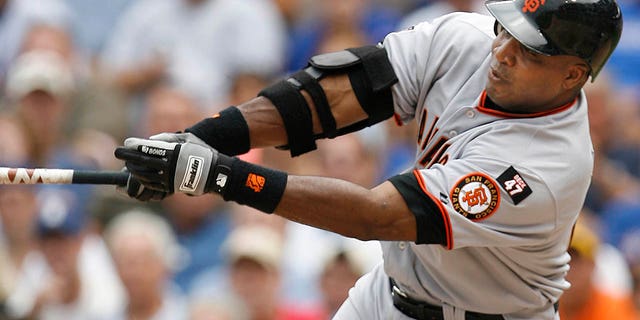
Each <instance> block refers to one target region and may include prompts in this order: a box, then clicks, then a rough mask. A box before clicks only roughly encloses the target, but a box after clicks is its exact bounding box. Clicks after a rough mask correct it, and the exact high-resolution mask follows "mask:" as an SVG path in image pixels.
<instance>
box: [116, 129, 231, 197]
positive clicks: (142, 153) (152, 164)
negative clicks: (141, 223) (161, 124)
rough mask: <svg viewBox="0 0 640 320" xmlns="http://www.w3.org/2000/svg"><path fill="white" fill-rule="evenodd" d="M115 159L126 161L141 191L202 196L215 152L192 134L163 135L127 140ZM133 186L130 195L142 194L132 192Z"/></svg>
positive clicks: (119, 148) (216, 152)
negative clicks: (148, 190) (140, 185)
mask: <svg viewBox="0 0 640 320" xmlns="http://www.w3.org/2000/svg"><path fill="white" fill-rule="evenodd" d="M115 156H116V158H118V159H121V160H124V161H125V165H126V167H127V169H128V170H129V171H130V172H131V175H132V177H133V178H134V179H135V180H137V181H139V182H140V183H141V184H142V185H143V186H144V188H148V189H150V190H154V191H158V192H164V193H166V194H172V193H173V192H182V193H186V194H190V195H201V194H203V193H206V192H207V191H208V188H207V184H208V178H209V171H210V169H211V167H212V164H215V163H216V161H217V159H218V151H216V150H215V149H213V148H211V147H209V146H208V145H207V144H206V143H205V142H204V141H202V140H200V139H199V138H198V137H196V136H195V135H193V134H191V133H163V134H159V135H155V136H152V137H151V138H150V139H139V138H128V139H126V140H125V142H124V147H118V148H117V149H116V151H115ZM134 184H135V182H133V184H132V185H131V188H130V189H131V192H132V193H134V194H138V193H139V192H144V190H142V191H140V190H137V191H136V190H134V189H135V185H134ZM128 194H129V192H128Z"/></svg>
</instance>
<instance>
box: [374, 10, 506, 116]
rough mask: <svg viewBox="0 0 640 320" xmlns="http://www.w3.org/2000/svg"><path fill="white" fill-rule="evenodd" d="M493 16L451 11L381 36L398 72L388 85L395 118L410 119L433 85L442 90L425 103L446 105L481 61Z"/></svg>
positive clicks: (491, 33) (434, 106) (487, 47)
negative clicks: (390, 85)
mask: <svg viewBox="0 0 640 320" xmlns="http://www.w3.org/2000/svg"><path fill="white" fill-rule="evenodd" d="M493 21H494V20H493V18H491V17H488V16H483V15H479V14H468V13H467V14H465V13H452V14H448V15H444V16H442V17H440V18H438V19H435V20H434V21H433V22H423V23H420V24H418V25H416V26H414V27H411V28H409V29H407V30H403V31H398V32H394V33H391V34H389V35H388V36H387V37H386V38H385V40H384V42H383V45H384V47H385V49H386V50H387V53H388V55H389V60H390V61H391V65H392V66H393V69H394V71H395V73H396V76H397V77H398V83H397V84H396V85H394V86H393V87H392V91H393V99H394V108H395V114H396V118H397V119H398V120H400V121H401V122H402V123H407V122H409V121H411V120H412V119H413V118H414V117H415V114H416V112H417V110H418V109H419V108H421V107H423V106H424V105H425V99H426V97H427V95H429V94H430V93H431V91H432V90H433V89H434V88H437V90H436V91H439V92H440V91H442V93H445V94H439V97H440V99H439V101H438V103H436V104H434V105H428V106H427V107H428V108H444V107H445V106H446V105H447V101H448V98H447V97H449V96H453V95H455V93H456V92H458V90H460V89H461V87H462V86H463V85H464V83H465V82H466V81H467V80H468V78H469V77H471V76H472V75H473V74H474V73H475V72H476V71H477V70H478V69H479V68H480V66H481V65H482V63H484V62H485V59H486V57H487V54H485V53H488V52H489V51H490V47H491V41H488V40H490V39H492V38H493V32H492V28H491V26H493ZM451 39H456V41H451ZM432 98H433V97H432ZM436 100H438V99H436ZM438 112H441V110H438Z"/></svg>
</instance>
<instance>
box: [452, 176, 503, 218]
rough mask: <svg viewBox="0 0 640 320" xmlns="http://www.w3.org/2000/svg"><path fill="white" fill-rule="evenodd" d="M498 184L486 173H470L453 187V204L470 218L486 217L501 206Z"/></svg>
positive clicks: (454, 207)
mask: <svg viewBox="0 0 640 320" xmlns="http://www.w3.org/2000/svg"><path fill="white" fill-rule="evenodd" d="M496 186H497V184H496V183H495V182H494V181H493V179H491V178H489V177H488V176H487V175H485V174H482V173H479V172H475V173H472V174H468V175H466V176H464V177H463V178H462V179H460V180H458V182H457V183H456V184H455V185H454V187H453V189H451V205H452V206H453V209H454V210H456V211H457V212H458V213H460V214H462V215H463V216H465V217H467V218H469V219H470V220H473V221H479V220H483V219H486V218H488V217H489V216H491V215H492V214H493V213H494V212H496V210H498V207H499V206H500V191H499V190H498V188H497V187H496Z"/></svg>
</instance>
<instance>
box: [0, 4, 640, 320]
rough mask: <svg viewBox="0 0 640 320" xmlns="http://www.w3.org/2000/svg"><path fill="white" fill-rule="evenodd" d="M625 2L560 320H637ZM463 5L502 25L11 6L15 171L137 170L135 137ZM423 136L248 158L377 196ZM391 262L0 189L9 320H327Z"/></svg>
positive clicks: (198, 218)
mask: <svg viewBox="0 0 640 320" xmlns="http://www.w3.org/2000/svg"><path fill="white" fill-rule="evenodd" d="M620 4H621V6H622V8H623V16H624V31H623V35H622V39H621V41H620V44H619V45H618V49H617V51H616V52H615V53H614V55H613V57H612V58H611V60H610V62H609V63H608V65H607V66H606V69H605V72H604V73H603V74H602V75H601V76H600V77H599V79H598V81H597V82H596V83H594V84H589V85H588V86H587V88H586V91H587V94H588V96H589V99H590V101H589V102H590V106H589V107H590V110H589V114H590V118H591V119H590V120H591V130H592V139H593V143H594V147H595V157H596V163H595V170H594V173H593V182H592V186H591V189H590V191H589V194H588V197H587V201H586V203H585V207H584V212H583V214H582V218H581V221H580V224H579V225H578V226H577V227H576V231H575V236H574V241H573V242H572V244H571V247H570V248H569V252H570V253H571V255H572V257H573V260H572V262H571V270H570V271H569V275H568V278H569V280H570V281H571V282H572V283H573V287H572V288H571V289H570V290H568V291H567V292H566V294H565V295H564V296H563V298H562V302H561V313H562V315H563V318H562V319H569V320H572V319H618V320H620V319H640V318H639V317H637V315H636V312H637V310H640V112H639V111H640V100H639V99H640V91H639V90H638V89H640V41H638V39H640V1H638V0H621V1H620ZM452 11H475V12H478V13H480V14H486V12H485V11H484V9H483V5H482V2H481V1H479V0H371V1H367V0H323V1H312V0H109V1H104V0H0V44H1V45H0V88H1V91H0V141H1V143H0V166H15V167H49V168H76V169H97V170H120V169H121V168H122V163H121V162H119V161H117V160H116V159H115V158H114V157H113V150H114V149H115V148H116V146H118V145H120V144H121V143H122V141H123V139H124V138H125V137H128V136H149V135H152V134H155V133H159V132H166V131H169V132H175V131H179V130H183V129H184V128H186V127H188V126H190V125H192V124H193V123H195V122H197V121H199V120H200V119H202V118H204V117H207V116H210V115H213V114H215V113H216V112H218V111H219V110H221V109H223V108H226V107H227V106H229V105H234V104H238V103H240V102H242V101H245V100H247V99H250V98H252V97H254V96H255V95H256V93H257V92H258V91H259V90H260V89H261V88H263V87H264V86H265V85H267V84H269V83H271V82H273V81H274V80H275V79H278V78H280V77H282V76H284V75H286V74H287V73H289V72H291V71H294V70H297V69H299V68H301V67H304V66H305V64H306V61H307V59H308V58H309V57H310V56H312V55H314V54H317V53H322V52H329V51H335V50H339V49H343V48H347V47H357V46H361V45H366V44H373V43H376V42H379V41H381V40H382V39H383V38H384V35H385V34H387V33H389V32H392V31H395V30H400V29H404V28H407V27H410V26H412V25H414V24H417V23H419V22H421V21H428V20H432V19H435V18H437V17H439V16H441V15H443V14H446V13H449V12H452ZM452 40H455V39H452ZM416 54H420V53H419V52H416ZM415 139H416V128H415V126H405V127H397V126H396V125H395V124H394V123H393V122H385V123H381V124H379V125H376V126H374V127H371V128H368V129H366V130H364V131H362V132H359V133H355V134H351V135H347V136H343V137H339V138H336V139H334V140H331V141H321V142H320V143H319V150H318V151H317V152H313V153H309V154H306V155H303V156H300V157H297V158H295V159H291V158H290V157H289V154H288V152H286V151H279V150H276V149H263V150H254V151H252V152H251V153H249V154H247V155H245V156H243V157H244V158H245V159H246V160H248V161H252V162H255V163H260V164H264V165H267V166H270V167H274V168H278V169H282V170H286V171H288V172H290V173H292V174H308V175H321V176H329V177H337V178H340V179H345V180H348V181H352V182H355V183H358V184H360V185H363V186H367V187H371V186H374V185H376V184H378V183H380V182H381V181H384V180H385V179H386V178H388V177H390V176H392V175H394V174H397V173H399V172H402V171H404V170H406V169H408V168H409V167H410V166H411V165H412V161H413V156H414V152H415V143H416V141H415ZM380 261H381V254H380V249H379V245H378V243H377V242H375V241H370V242H361V241H357V240H352V239H346V238H343V237H341V236H338V235H335V234H331V233H328V232H324V231H321V230H317V229H313V228H309V227H306V226H302V225H299V224H295V223H292V222H288V221H285V220H284V219H280V218H279V217H276V216H268V215H265V214H262V213H259V212H256V211H255V210H253V209H250V208H246V207H240V206H236V205H233V204H228V203H224V202H223V201H221V200H220V199H219V198H218V197H214V196H202V197H187V196H184V195H182V194H176V195H174V196H172V197H170V198H167V199H165V200H164V201H161V202H155V203H140V202H136V201H134V200H130V199H128V198H126V197H125V196H123V195H121V194H119V193H118V192H116V190H115V188H113V187H106V186H0V319H54V320H55V319H65V320H74V319H155V320H162V319H172V320H173V319H193V320H205V319H206V320H213V319H216V320H222V319H227V320H236V319H237V320H245V319H246V320H249V319H251V320H296V319H299V320H303V319H329V318H330V317H331V315H332V314H333V312H334V311H335V310H336V309H337V308H338V307H339V305H340V304H341V303H342V301H343V300H344V299H345V297H346V295H347V291H348V289H349V288H350V287H351V286H352V285H353V284H354V282H355V280H356V279H357V278H358V277H359V276H360V275H362V274H363V273H365V272H367V271H368V270H370V269H371V268H372V267H373V266H375V265H376V264H377V263H380ZM505 294H508V293H505Z"/></svg>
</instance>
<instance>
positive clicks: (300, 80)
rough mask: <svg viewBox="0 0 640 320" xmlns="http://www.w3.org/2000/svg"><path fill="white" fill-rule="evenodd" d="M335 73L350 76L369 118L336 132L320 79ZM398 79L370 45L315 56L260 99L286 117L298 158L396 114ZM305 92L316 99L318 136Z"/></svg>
mask: <svg viewBox="0 0 640 320" xmlns="http://www.w3.org/2000/svg"><path fill="white" fill-rule="evenodd" d="M332 74H347V75H348V76H349V82H350V83H351V86H352V88H353V91H354V92H355V95H356V97H357V99H358V102H359V103H360V105H361V106H362V108H363V110H364V111H365V112H366V113H367V115H368V118H367V119H365V120H362V121H359V122H357V123H354V124H352V125H350V126H347V127H344V128H337V125H336V120H335V118H334V116H333V113H332V112H331V106H330V105H329V102H328V100H327V96H326V95H325V92H324V90H323V88H322V86H321V85H320V82H319V81H320V79H322V78H323V77H324V76H327V75H332ZM396 82H398V79H397V77H396V75H395V73H394V71H393V68H392V66H391V62H390V61H389V58H388V56H387V51H386V50H385V49H384V48H383V47H381V46H365V47H360V48H352V49H347V50H343V51H338V52H333V53H327V54H321V55H317V56H314V57H312V58H311V59H310V60H309V65H308V66H307V68H305V69H304V70H301V71H298V72H296V73H294V74H293V75H291V76H290V77H289V78H287V79H285V80H282V81H279V82H278V83H276V84H274V85H272V86H269V87H267V88H265V89H264V90H262V91H261V92H260V93H259V95H260V96H264V97H266V98H268V99H269V100H271V102H272V103H273V104H274V105H275V107H276V108H277V109H278V112H279V113H280V116H281V117H282V120H283V122H284V125H285V130H286V131H287V139H288V147H289V148H290V149H291V156H292V157H295V156H298V155H301V154H303V153H306V152H309V151H312V150H315V149H316V143H315V140H316V139H318V138H334V137H336V136H339V135H343V134H347V133H350V132H353V131H357V130H360V129H362V128H364V127H368V126H371V125H373V124H376V123H378V122H380V121H383V120H385V119H388V118H389V117H391V116H392V115H393V98H392V94H391V86H393V85H394V84H395V83H396ZM301 90H305V91H306V92H307V93H308V94H309V96H310V97H311V100H312V101H313V103H314V105H315V108H316V112H317V114H318V119H319V120H320V124H321V125H322V134H320V135H314V133H313V122H312V118H311V111H310V110H309V105H308V104H307V102H306V100H305V99H304V96H303V95H302V93H301Z"/></svg>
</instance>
